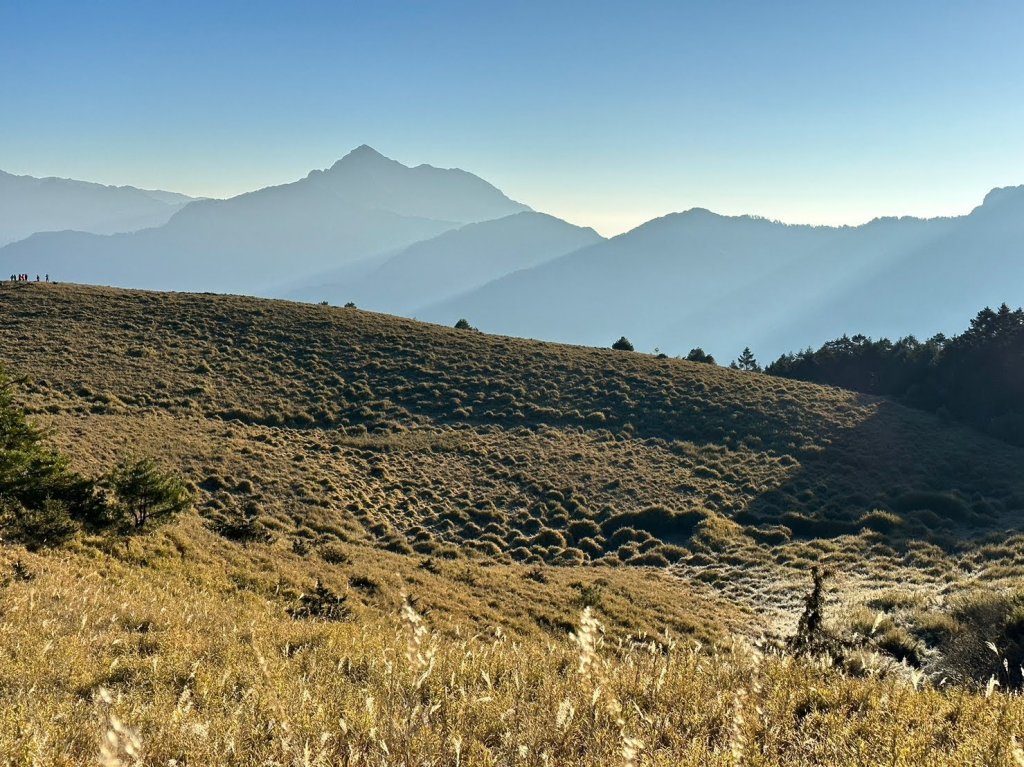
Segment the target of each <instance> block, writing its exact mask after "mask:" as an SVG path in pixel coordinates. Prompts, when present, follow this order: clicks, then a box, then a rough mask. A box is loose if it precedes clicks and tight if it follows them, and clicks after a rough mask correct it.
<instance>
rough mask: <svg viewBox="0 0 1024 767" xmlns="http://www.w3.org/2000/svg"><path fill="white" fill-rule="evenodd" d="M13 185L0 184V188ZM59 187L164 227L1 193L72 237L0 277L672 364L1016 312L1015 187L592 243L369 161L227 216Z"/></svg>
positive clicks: (435, 172)
mask: <svg viewBox="0 0 1024 767" xmlns="http://www.w3.org/2000/svg"><path fill="white" fill-rule="evenodd" d="M21 178H23V177H12V176H8V175H6V174H2V175H0V189H8V188H10V189H16V188H20V187H15V186H14V185H13V184H12V182H10V181H9V180H10V179H21ZM30 181H31V182H36V183H37V184H42V183H43V182H50V181H54V182H56V181H57V180H50V179H46V180H42V181H40V180H38V179H30ZM61 183H62V184H70V185H80V186H81V187H83V188H89V189H92V188H93V187H95V190H92V191H95V192H96V193H97V194H99V193H100V190H108V193H112V192H110V190H113V191H115V192H118V193H119V194H122V195H124V198H125V199H126V200H131V201H134V202H133V204H140V205H141V204H142V201H148V203H147V204H149V205H151V206H156V207H157V209H158V210H159V211H162V215H164V220H163V221H162V222H161V221H159V220H155V222H154V223H153V225H152V226H151V227H150V228H143V229H141V230H138V231H130V230H131V229H133V228H134V227H132V226H129V225H128V224H127V223H123V224H116V225H115V224H108V225H107V226H108V228H107V229H103V228H102V227H101V224H100V223H98V217H97V216H92V219H91V222H92V223H88V222H86V223H82V224H74V223H71V224H69V223H66V222H67V221H71V220H72V219H73V220H74V221H83V222H85V221H86V219H88V218H89V216H88V215H86V213H87V212H88V211H89V210H93V211H95V210H96V209H98V208H97V206H96V205H93V207H92V208H89V206H87V205H85V204H84V203H83V205H82V208H81V211H79V213H77V214H75V215H77V216H78V218H74V216H73V215H72V214H73V213H74V210H73V208H74V206H73V205H70V204H68V206H66V208H67V210H66V212H65V213H64V214H63V215H64V219H63V221H64V222H65V223H59V224H57V223H55V224H53V225H48V224H46V225H44V223H40V222H46V221H51V220H52V221H56V220H57V218H58V217H57V216H56V212H57V211H58V209H59V206H57V205H56V204H53V205H48V204H47V203H46V202H45V201H43V202H40V200H42V199H43V198H41V197H38V196H34V194H35V193H34V192H31V191H26V192H24V194H20V193H17V192H10V191H8V192H3V194H5V195H8V196H13V197H15V198H17V200H16V202H14V203H8V202H7V199H8V197H3V198H0V199H2V201H3V207H0V222H6V221H8V220H11V221H13V220H15V219H18V220H19V224H22V223H23V230H24V227H26V226H27V227H29V228H31V227H37V228H39V229H43V228H46V226H49V228H51V229H59V228H64V229H67V228H79V229H83V230H85V231H39V232H38V233H33V234H32V235H31V236H28V237H27V238H26V239H23V240H21V241H19V242H14V243H11V244H8V245H7V246H6V247H3V248H0V274H5V273H8V272H25V271H28V272H31V273H33V274H34V273H36V272H40V273H41V272H47V273H50V274H52V275H54V277H56V278H57V279H61V280H65V281H74V282H88V283H99V284H110V285H116V286H123V287H142V288H152V289H164V290H167V289H170V290H192V291H213V292H232V293H248V294H254V295H264V296H276V297H288V298H294V299H298V300H304V301H329V302H331V303H335V304H341V303H345V302H348V301H354V302H355V303H356V304H358V305H359V306H360V307H364V308H368V309H373V310H377V311H382V312H388V313H394V314H404V315H407V316H415V317H417V318H419V319H425V320H430V321H436V322H440V323H444V324H452V323H454V322H455V320H457V319H460V318H466V319H468V320H469V321H470V322H471V323H472V324H473V325H476V326H477V327H479V328H480V329H481V330H484V331H487V332H494V333H501V334H506V335H517V336H526V337H533V338H540V339H546V340H555V341H563V342H568V343H576V344H584V345H597V346H606V345H608V344H610V343H611V341H612V340H614V339H616V338H618V337H619V336H620V335H626V336H627V337H628V338H629V339H630V340H631V341H632V342H633V343H634V345H635V346H636V348H637V349H638V350H643V351H653V350H654V349H655V348H659V349H660V350H661V351H664V352H666V353H669V354H685V353H686V352H687V351H688V350H689V349H690V348H692V347H695V346H701V347H703V348H704V349H706V350H707V351H709V352H711V353H713V354H715V355H716V356H717V357H718V358H719V359H720V360H722V361H728V360H729V359H731V358H733V357H735V356H736V355H738V354H739V352H740V350H741V349H742V348H743V347H744V346H750V347H751V348H752V349H753V350H754V352H755V354H757V355H758V356H759V357H760V358H761V360H762V361H767V360H768V359H771V358H774V357H776V356H778V354H780V353H782V352H784V351H790V350H796V349H799V348H803V347H806V346H817V345H818V344H820V343H821V342H823V341H825V340H827V339H829V338H833V337H836V336H839V335H842V334H843V333H858V332H859V333H865V334H871V335H874V336H878V335H889V336H892V337H897V336H901V335H906V334H910V333H915V334H919V335H923V334H930V333H932V332H934V331H936V330H942V331H944V332H947V333H953V332H957V331H959V330H961V329H962V328H960V327H959V323H960V322H961V321H962V319H963V317H969V316H973V314H974V313H975V312H976V311H977V310H978V309H979V308H980V307H981V306H984V305H986V304H993V305H995V304H999V303H1001V302H1003V301H1006V302H1007V303H1011V304H1014V305H1019V304H1020V303H1024V258H1022V256H1024V187H1014V188H1006V189H997V190H993V191H992V192H991V193H990V194H989V195H988V196H987V197H986V198H985V200H984V203H983V204H982V205H981V206H979V207H978V208H976V209H975V210H974V211H972V212H971V213H969V214H967V215H963V216H959V217H952V218H939V219H917V218H881V219H876V220H874V221H871V222H869V223H867V224H864V225H862V226H845V227H819V226H799V225H787V224H782V223H779V222H774V221H769V220H766V219H761V218H756V217H751V216H721V215H717V214H715V213H712V212H710V211H707V210H702V209H693V210H690V211H687V212H684V213H675V214H671V215H668V216H665V217H663V218H659V219H656V220H653V221H650V222H648V223H646V224H643V225H642V226H640V227H637V228H636V229H634V230H632V231H630V232H627V233H625V234H622V235H619V236H618V237H614V238H612V239H610V240H604V239H603V238H601V237H600V235H598V234H597V233H596V232H594V231H593V230H592V229H586V228H581V227H577V226H573V225H571V224H569V223H567V222H565V221H561V220H560V219H557V218H554V217H552V216H548V215H545V214H542V213H537V212H534V211H532V210H531V209H530V208H528V207H527V206H526V205H523V204H522V203H519V202H515V201H513V200H511V199H509V198H508V197H506V196H505V195H504V194H503V193H502V192H501V191H499V190H498V189H497V188H495V187H494V186H492V185H490V184H488V183H487V182H486V181H484V180H482V179H480V178H478V177H477V176H474V175H472V174H470V173H467V172H465V171H462V170H457V169H455V170H444V169H439V168H434V167H432V166H429V165H420V166H417V167H412V168H410V167H407V166H405V165H402V164H401V163H398V162H396V161H394V160H391V159H388V158H386V157H384V156H383V155H381V154H380V153H378V152H376V151H375V150H373V149H371V148H370V147H368V146H361V147H359V148H357V149H355V150H353V151H352V152H350V153H349V154H348V155H346V156H345V157H343V158H342V159H341V160H339V161H338V162H336V163H335V164H334V165H333V166H332V167H331V168H329V169H328V170H324V171H319V170H316V171H313V172H311V173H310V174H309V175H308V176H306V177H305V178H303V179H300V180H299V181H295V182H293V183H290V184H284V185H281V186H274V187H268V188H266V189H261V190H259V191H256V192H250V193H248V194H243V195H240V196H238V197H234V198H231V199H228V200H196V201H191V202H190V201H189V200H188V198H183V197H181V196H175V195H170V193H161V192H142V191H140V190H134V189H131V188H123V187H119V188H111V187H101V186H98V185H92V184H82V182H61ZM4 184H7V185H9V186H4ZM25 188H26V189H30V188H33V187H25ZM74 188H77V187H74ZM33 206H36V207H35V208H33ZM161 206H162V207H161ZM47 210H48V211H49V213H46V211H47ZM111 210H112V211H113V209H111ZM132 210H135V209H134V208H132V209H129V207H128V204H127V203H125V207H123V208H121V209H120V212H118V211H113V212H112V213H111V214H110V215H109V216H108V217H107V221H114V220H118V221H122V222H128V221H129V220H130V219H131V217H132V215H133V214H132V213H131V211H132ZM12 211H13V212H12ZM18 211H21V212H20V213H19V212H18ZM115 213H116V215H115ZM46 215H50V218H49V219H47V218H46ZM135 215H136V219H135V220H136V221H141V220H142V214H141V213H137V214H135ZM152 215H154V216H155V215H156V212H155V211H153V212H152ZM7 226H8V230H9V231H14V230H13V229H12V228H10V225H7ZM110 227H113V228H110ZM119 228H120V229H123V230H124V232H125V233H119V234H111V233H110V232H112V231H115V230H117V229H119ZM3 231H5V230H0V233H2V232H3ZM0 241H2V240H0Z"/></svg>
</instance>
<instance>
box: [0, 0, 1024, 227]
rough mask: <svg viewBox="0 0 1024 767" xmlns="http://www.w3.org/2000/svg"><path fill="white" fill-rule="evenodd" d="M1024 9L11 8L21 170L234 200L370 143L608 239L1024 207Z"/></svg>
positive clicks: (1017, 5) (32, 1) (4, 57)
mask: <svg viewBox="0 0 1024 767" xmlns="http://www.w3.org/2000/svg"><path fill="white" fill-rule="evenodd" d="M1022 31H1024V2H1021V0H999V1H997V2H986V0H974V1H973V2H961V1H959V0H950V1H949V2H934V1H930V2H923V1H922V2H916V1H915V2H900V1H899V0H893V1H891V2H875V0H864V1H862V2H843V3H840V2H821V1H820V0H817V1H816V2H764V1H763V0H762V1H760V2H730V1H729V0H715V1H714V2H713V1H712V0H707V2H700V3H695V2H646V3H644V2H641V3H625V2H619V3H604V2H601V1H600V0H587V1H586V2H523V1H521V0H517V1H516V2H508V3H491V2H487V1H486V0H484V1H480V0H478V1H475V2H417V3H390V2H379V1H378V0H365V1H364V2H358V3H350V2H302V1H301V0H296V1H293V2H284V1H282V2H277V3H269V2H259V1H258V0H255V1H254V0H246V1H245V2H215V1H214V0H210V1H209V2H190V1H188V0H176V1H175V2H168V1H167V0H164V1H163V2H146V0H132V1H131V2H102V1H101V0H93V1H89V0H76V1H75V2H48V1H47V0H0V169H4V170H7V171H9V172H15V173H27V174H31V175H37V176H38V175H58V176H67V177H72V178H82V179H86V180H95V181H101V182H104V183H114V184H134V185H137V186H144V187H159V188H164V189H171V190H175V191H182V192H187V193H190V194H197V195H209V196H226V195H231V194H235V193H238V192H242V191H247V190H250V189H253V188H257V187H260V186H266V185H268V184H273V183H281V182H285V181H290V180H294V179H296V178H299V177H301V176H303V175H305V174H306V173H307V172H308V171H309V170H310V169H312V168H322V167H326V166H329V165H331V164H332V163H333V162H334V161H335V160H336V159H337V158H339V157H340V156H342V155H343V154H345V153H346V152H347V151H348V150H350V149H351V148H353V147H355V146H356V145H358V144H362V143H367V144H370V145H371V146H373V147H375V148H376V149H378V150H379V151H381V152H382V153H384V154H386V155H388V156H390V157H393V158H395V159H397V160H400V161H402V162H404V163H406V164H410V165H415V164H419V163H422V162H426V163H430V164H432V165H438V166H442V167H455V166H457V167H462V168H465V169H467V170H470V171H472V172H474V173H476V174H478V175H480V176H483V177H484V178H486V179H487V180H489V181H491V182H492V183H494V184H496V185H497V186H499V187H501V188H502V189H503V190H504V191H505V192H506V193H508V194H509V195H510V196H512V197H515V198H517V199H520V200H522V201H523V202H526V203H528V204H530V205H532V206H533V207H535V208H537V209H540V210H544V211H547V212H550V213H553V214H556V215H560V216H563V217H565V218H568V219H569V220H571V221H573V222H575V223H580V224H587V225H591V226H594V227H595V228H597V229H598V230H599V231H601V232H602V233H605V234H612V233H616V232H619V231H622V230H624V229H627V228H629V227H631V226H634V225H636V224H638V223H640V222H642V221H644V220H646V219H649V218H652V217H654V216H657V215H662V214H664V213H667V212H670V211H675V210H684V209H687V208H690V207H694V206H700V207H707V208H710V209H712V210H716V211H719V212H723V213H741V212H749V213H756V214H760V215H764V216H768V217H771V218H779V219H782V220H785V221H792V222H815V223H818V222H822V223H858V222H861V221H864V220H867V219H869V218H871V217H873V216H875V215H880V214H918V215H940V214H950V213H958V212H966V211H967V210H969V209H970V208H971V207H973V206H974V205H976V204H978V203H979V202H980V200H981V197H982V195H983V194H984V193H985V192H986V191H987V190H988V189H990V188H991V187H993V186H1003V185H1011V184H1012V185H1015V184H1024V45H1022V43H1021V40H1022V38H1021V35H1022Z"/></svg>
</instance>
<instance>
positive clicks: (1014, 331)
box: [764, 303, 1024, 446]
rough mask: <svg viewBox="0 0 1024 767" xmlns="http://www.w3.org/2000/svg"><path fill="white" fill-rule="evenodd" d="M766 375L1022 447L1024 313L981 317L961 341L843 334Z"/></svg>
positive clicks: (782, 361) (1005, 310) (780, 362)
mask: <svg viewBox="0 0 1024 767" xmlns="http://www.w3.org/2000/svg"><path fill="white" fill-rule="evenodd" d="M764 372H766V373H768V374H770V375H775V376H781V377H784V378H794V379H799V380H801V381H811V382H814V383H821V384H829V385H832V386H841V387H843V388H846V389H853V390H855V391H860V392H865V393H867V394H878V395H885V396H889V397H893V398H894V399H897V400H898V401H900V402H902V403H903V404H906V405H909V406H911V407H916V408H921V409H924V410H929V411H932V412H936V413H939V414H941V415H944V416H948V417H952V418H955V419H958V420H961V421H964V422H966V423H969V424H971V425H972V426H975V427H977V428H979V429H981V430H982V431H984V432H986V433H988V434H990V435H992V436H994V437H997V438H999V439H1002V440H1005V441H1007V442H1010V443H1012V444H1015V445H1021V446H1024V310H1021V309H1019V308H1018V309H1016V310H1011V309H1010V307H1009V306H1007V305H1006V304H1005V303H1004V304H1003V305H1002V306H1000V307H999V308H998V309H996V310H993V309H991V308H989V307H986V308H984V309H982V310H981V311H980V312H978V314H977V316H976V317H974V318H973V319H972V320H971V322H970V327H969V328H968V329H967V330H966V331H964V332H963V333H961V334H960V335H957V336H953V337H952V338H947V337H946V336H944V335H942V334H938V335H935V336H932V337H931V338H929V339H928V340H926V341H919V340H918V339H917V338H915V337H914V336H907V337H905V338H900V339H899V340H897V341H890V340H889V339H887V338H880V339H878V340H872V339H871V338H869V337H867V336H863V335H855V336H845V335H844V336H843V337H842V338H837V339H835V340H833V341H828V342H826V343H825V344H823V345H822V346H821V348H820V349H818V350H817V351H814V350H812V349H806V350H804V351H802V352H799V353H796V354H792V353H791V354H784V355H782V356H781V357H779V358H778V359H777V360H775V362H773V363H771V364H770V365H768V366H767V367H766V368H765V370H764Z"/></svg>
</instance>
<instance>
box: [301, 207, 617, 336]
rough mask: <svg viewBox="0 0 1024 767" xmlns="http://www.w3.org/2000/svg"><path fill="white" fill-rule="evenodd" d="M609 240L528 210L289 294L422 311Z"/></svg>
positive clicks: (389, 309)
mask: <svg viewBox="0 0 1024 767" xmlns="http://www.w3.org/2000/svg"><path fill="white" fill-rule="evenodd" d="M603 241H604V238H603V237H601V235H599V234H598V233H597V232H595V231H594V230H593V229H589V228H583V227H579V226H573V225H572V224H569V223H566V222H565V221H562V220H561V219H559V218H555V217H554V216H548V215H546V214H544V213H534V212H532V211H527V212H523V213H516V214H513V215H511V216H505V217H504V218H498V219H494V220H491V221H483V222H480V223H476V224H468V225H466V226H464V227H461V228H459V229H454V230H452V231H448V232H445V233H444V234H440V235H438V236H437V237H434V238H432V239H429V240H423V241H421V242H416V243H413V244H412V245H410V246H409V247H407V248H403V249H402V250H400V251H398V253H395V254H393V255H389V256H387V257H385V258H384V259H383V260H380V261H374V262H371V263H369V264H366V263H364V262H360V263H357V264H354V265H351V266H349V267H347V268H346V267H343V268H342V269H340V270H334V271H333V272H328V273H326V274H323V275H318V276H317V277H316V278H314V279H313V280H311V281H310V283H309V284H308V285H306V286H304V287H302V288H299V289H296V290H294V291H291V292H290V293H289V297H293V298H297V299H299V300H304V301H315V300H318V299H322V300H329V301H331V302H332V303H346V302H348V301H354V302H355V303H356V304H358V305H359V306H360V307H363V308H366V309H373V310H376V311H383V312H388V313H390V314H403V315H408V316H415V315H416V313H417V312H418V311H419V310H420V309H421V308H422V307H424V306H426V305H428V304H432V303H437V302H439V301H443V300H445V299H448V298H453V297H455V296H457V295H459V294H461V293H465V292H468V291H470V290H473V289H475V288H478V287H481V286H483V285H485V284H487V283H488V282H490V281H491V280H494V279H497V278H499V277H502V276H504V275H506V274H509V273H510V272H515V271H518V270H520V269H528V268H530V267H532V266H536V265H537V264H541V263H544V262H545V261H549V260H551V259H553V258H557V257H558V256H562V255H565V254H566V253H572V252H573V251H576V250H579V249H580V248H583V247H585V246H587V245H592V244H594V243H596V242H603Z"/></svg>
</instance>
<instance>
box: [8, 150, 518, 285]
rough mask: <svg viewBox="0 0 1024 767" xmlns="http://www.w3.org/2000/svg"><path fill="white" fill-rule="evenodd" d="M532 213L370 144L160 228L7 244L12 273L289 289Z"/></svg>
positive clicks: (472, 181) (470, 179) (487, 189)
mask: <svg viewBox="0 0 1024 767" xmlns="http://www.w3.org/2000/svg"><path fill="white" fill-rule="evenodd" d="M526 210H529V208H527V206H525V205H523V204H521V203H518V202H514V201H512V200H510V199H508V198H507V197H506V196H505V195H503V194H502V193H501V192H500V191H498V190H497V189H495V188H494V187H493V186H491V185H490V184H488V183H487V182H485V181H483V180H482V179H480V178H478V177H476V176H474V175H472V174H470V173H466V172H465V171H462V170H442V169H439V168H434V167H431V166H429V165H420V166H418V167H415V168H408V167H406V166H404V165H402V164H401V163H398V162H395V161H394V160H390V159H388V158H386V157H384V156H383V155H381V154H379V153H377V152H376V151H374V150H373V149H371V148H370V147H367V146H361V147H359V148H357V149H355V150H354V151H352V152H350V153H349V154H348V155H346V156H345V157H343V158H342V159H341V160H339V161H338V162H336V163H335V164H334V165H333V166H332V167H331V168H330V169H328V170H325V171H319V170H316V171H313V172H312V173H310V174H309V175H308V176H306V177H305V178H303V179H301V180H299V181H295V182H293V183H290V184H283V185H281V186H272V187H267V188H266V189H260V190H259V191H256V192H249V193H248V194H243V195H239V196H238V197H233V198H231V199H228V200H198V201H195V202H193V203H191V204H189V205H187V206H185V207H184V208H182V209H181V210H180V211H178V212H177V213H176V214H175V215H174V216H172V217H171V218H170V220H169V221H167V223H165V224H164V225H163V226H160V227H156V228H152V229H146V230H143V231H139V232H134V233H130V234H117V235H111V236H97V235H92V234H85V233H81V232H59V233H41V234H35V235H33V236H31V237H29V238H28V239H26V240H22V241H21V242H17V243H13V244H11V245H8V246H7V247H5V248H2V249H0V273H3V272H4V271H5V270H7V269H10V270H11V271H13V272H18V271H32V272H38V271H46V272H48V273H51V274H54V275H59V278H60V279H63V280H66V281H71V282H90V283H99V284H109V285H116V286H120V287H139V288H153V289H161V290H194V291H214V292H224V293H253V294H257V295H277V294H279V293H280V292H281V290H282V289H283V288H284V286H286V285H288V284H290V283H294V282H296V281H301V280H304V279H306V278H309V277H312V276H314V275H317V274H320V273H323V272H326V271H328V270H331V269H333V268H337V267H339V266H342V265H345V264H348V263H352V262H355V261H357V260H360V259H365V258H372V257H375V256H379V255H380V254H383V253H388V252H394V251H397V250H400V249H401V248H404V247H406V246H408V245H411V244H412V243H414V242H417V241H419V240H425V239H429V238H431V237H435V236H436V235H438V234H440V233H442V232H445V231H448V230H450V229H455V228H458V227H460V226H464V225H465V224H468V223H473V222H477V221H484V220H487V219H493V218H499V217H502V216H508V215H512V214H514V213H519V212H522V211H526Z"/></svg>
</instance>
